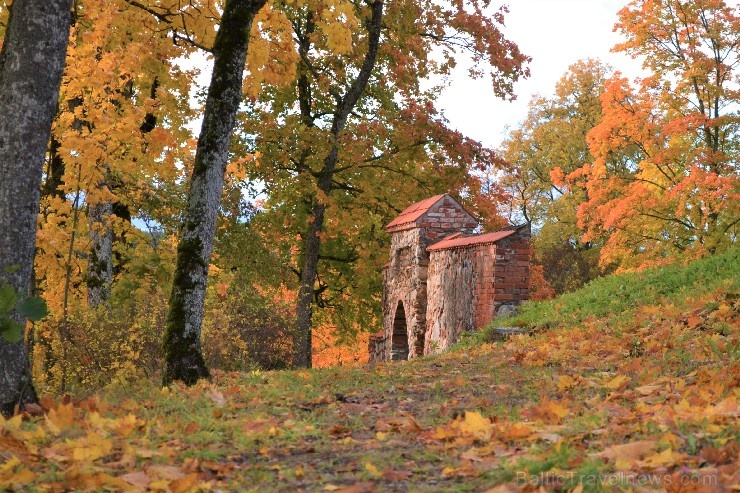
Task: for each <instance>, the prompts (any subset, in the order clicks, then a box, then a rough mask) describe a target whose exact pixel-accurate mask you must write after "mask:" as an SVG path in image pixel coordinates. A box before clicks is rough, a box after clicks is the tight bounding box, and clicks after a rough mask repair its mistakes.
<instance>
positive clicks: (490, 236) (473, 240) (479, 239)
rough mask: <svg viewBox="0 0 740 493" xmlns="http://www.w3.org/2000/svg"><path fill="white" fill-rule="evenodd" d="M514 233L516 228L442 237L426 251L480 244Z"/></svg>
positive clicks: (495, 240)
mask: <svg viewBox="0 0 740 493" xmlns="http://www.w3.org/2000/svg"><path fill="white" fill-rule="evenodd" d="M514 233H516V229H508V230H504V231H492V232H490V233H483V234H480V235H474V236H463V237H462V238H450V239H444V240H442V241H439V242H437V243H435V244H434V245H432V246H430V247H428V248H427V251H428V252H431V251H433V250H447V249H448V248H460V247H466V246H469V245H480V244H483V243H496V242H497V241H498V240H501V239H503V238H506V237H507V236H511V235H513V234H514Z"/></svg>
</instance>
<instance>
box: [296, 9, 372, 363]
mask: <svg viewBox="0 0 740 493" xmlns="http://www.w3.org/2000/svg"><path fill="white" fill-rule="evenodd" d="M371 9H372V16H371V18H370V21H369V24H368V49H367V53H365V58H364V60H363V61H362V67H361V68H360V71H359V72H358V74H357V77H356V78H355V80H354V82H353V83H352V86H351V87H350V88H349V89H348V90H347V93H346V94H345V95H344V96H343V97H340V96H335V97H336V100H337V106H336V111H335V112H334V120H333V122H332V128H331V135H332V137H333V141H334V145H333V146H332V149H331V151H330V152H329V154H328V155H327V157H326V159H325V160H324V167H323V168H322V170H321V176H320V178H319V183H318V189H319V190H321V191H322V192H323V193H324V195H325V196H327V197H328V196H329V194H330V193H331V191H332V188H333V187H332V183H333V180H334V170H335V169H336V166H337V158H338V156H339V147H338V144H337V143H338V141H339V134H340V133H341V132H342V131H343V130H344V128H345V127H346V126H347V119H348V118H349V115H350V113H351V112H352V110H353V109H354V107H355V105H356V104H357V101H358V100H359V99H360V96H362V93H363V92H364V91H365V87H367V83H368V81H369V80H370V75H371V74H372V71H373V69H374V68H375V60H376V58H377V54H378V46H379V44H380V31H381V26H382V24H381V21H382V18H383V1H382V0H376V1H375V2H373V3H372V4H371ZM325 212H326V204H325V203H322V202H320V201H319V200H317V199H315V200H314V205H313V210H312V212H311V218H312V221H311V222H310V223H309V224H308V231H307V232H306V236H305V238H304V241H305V243H304V248H303V266H302V269H301V285H300V287H299V289H298V298H297V301H296V335H295V341H294V344H293V364H294V365H295V366H298V367H303V368H310V367H311V359H312V350H311V345H312V340H311V318H312V304H313V296H314V283H315V282H316V274H317V273H318V267H319V253H320V250H321V239H320V236H319V235H320V233H321V230H322V229H323V227H324V214H325Z"/></svg>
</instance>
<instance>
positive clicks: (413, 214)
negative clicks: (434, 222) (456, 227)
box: [385, 193, 478, 232]
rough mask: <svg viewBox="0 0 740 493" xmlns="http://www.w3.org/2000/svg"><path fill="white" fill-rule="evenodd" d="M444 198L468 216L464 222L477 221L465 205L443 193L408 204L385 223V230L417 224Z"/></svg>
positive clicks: (401, 228)
mask: <svg viewBox="0 0 740 493" xmlns="http://www.w3.org/2000/svg"><path fill="white" fill-rule="evenodd" d="M445 199H449V200H450V201H452V203H453V204H454V205H455V207H456V208H458V209H459V210H460V211H462V212H463V213H465V214H467V215H468V216H469V217H470V221H466V222H469V223H474V225H477V224H478V221H477V220H476V219H475V217H474V216H473V215H472V214H471V213H469V212H468V211H467V210H465V207H463V206H462V205H461V204H460V202H458V201H457V200H455V199H454V198H453V197H452V196H451V195H450V194H448V193H444V194H442V195H435V196H434V197H429V198H428V199H424V200H422V201H421V202H416V203H415V204H411V205H410V206H408V207H406V208H405V209H404V210H403V211H402V212H401V213H400V214H399V215H398V217H396V218H395V219H394V220H393V221H391V222H389V223H388V224H387V225H386V227H385V230H386V231H388V232H394V231H403V230H405V229H410V228H413V227H416V226H419V225H420V223H419V220H420V219H421V218H422V217H423V216H424V215H425V214H426V213H427V212H429V211H431V210H432V209H433V208H435V207H437V206H438V205H443V201H444V200H445ZM466 227H474V226H470V224H468V225H467V226H466Z"/></svg>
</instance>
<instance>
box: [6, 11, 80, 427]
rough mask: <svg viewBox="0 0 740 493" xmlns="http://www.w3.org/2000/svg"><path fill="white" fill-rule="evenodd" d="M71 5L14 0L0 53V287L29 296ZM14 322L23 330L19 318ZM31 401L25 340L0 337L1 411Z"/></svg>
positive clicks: (33, 395)
mask: <svg viewBox="0 0 740 493" xmlns="http://www.w3.org/2000/svg"><path fill="white" fill-rule="evenodd" d="M70 3H71V0H15V2H13V4H12V5H11V6H10V7H9V9H10V19H9V21H8V27H7V30H6V32H5V40H4V42H3V47H2V52H0V282H2V283H6V284H8V285H10V286H11V287H13V289H15V291H16V292H17V293H18V294H19V296H20V297H25V296H27V294H28V292H29V289H30V285H31V277H32V271H33V257H34V251H35V245H36V222H37V217H38V213H39V199H40V190H41V176H42V171H43V167H44V157H45V156H46V151H47V149H48V145H49V137H50V134H51V123H52V120H53V118H54V113H55V112H56V108H57V99H58V97H59V86H60V83H61V78H62V71H63V69H64V59H65V55H66V52H67V41H68V38H69V27H70ZM14 318H16V322H18V323H20V324H22V325H25V320H22V319H21V317H20V316H18V315H17V314H16V315H14ZM34 400H36V393H35V391H34V389H33V385H32V382H31V374H30V369H29V364H28V351H27V348H26V344H25V341H24V339H21V341H19V342H16V343H10V342H8V341H6V340H5V339H3V338H2V337H0V412H1V413H2V414H3V415H5V416H9V415H11V414H12V413H13V411H14V409H15V406H16V405H20V406H21V407H22V406H23V405H24V404H26V403H28V402H33V401H34Z"/></svg>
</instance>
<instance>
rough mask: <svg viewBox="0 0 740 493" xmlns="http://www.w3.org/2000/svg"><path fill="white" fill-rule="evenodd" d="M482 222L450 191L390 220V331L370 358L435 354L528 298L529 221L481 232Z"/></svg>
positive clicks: (386, 327) (375, 340)
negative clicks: (527, 223)
mask: <svg viewBox="0 0 740 493" xmlns="http://www.w3.org/2000/svg"><path fill="white" fill-rule="evenodd" d="M478 226H479V225H478V221H476V219H475V218H474V217H473V216H472V215H471V214H470V213H468V212H467V211H466V210H465V208H463V206H461V205H460V204H459V203H458V202H457V201H456V200H455V199H454V198H452V197H451V196H450V195H448V194H444V195H435V196H434V197H430V198H428V199H426V200H422V201H421V202H417V203H416V204H412V205H411V206H409V207H408V208H406V209H405V210H404V211H403V212H401V214H400V215H399V216H398V217H396V218H395V219H394V220H393V221H391V222H390V223H389V224H388V225H387V226H386V231H388V232H389V233H390V234H391V259H390V262H389V263H388V264H387V265H386V266H385V267H384V268H383V331H382V332H378V333H377V334H374V335H373V336H371V338H370V347H369V351H370V360H371V361H389V360H405V359H411V358H415V357H418V356H423V355H427V354H435V353H438V352H441V351H442V350H444V349H446V348H448V347H449V346H450V345H452V344H453V343H455V342H457V340H458V339H459V338H460V335H461V334H462V333H463V332H464V331H473V330H479V329H481V328H483V327H484V326H485V325H486V324H488V323H489V322H490V321H491V320H493V318H494V317H495V316H496V314H497V313H498V311H499V309H500V308H501V306H503V305H516V304H518V303H520V302H522V301H524V300H526V299H527V298H528V296H529V239H530V230H529V226H528V225H526V226H519V227H511V228H507V229H503V230H500V231H493V232H489V233H478V234H475V233H474V231H475V230H476V229H477V228H478Z"/></svg>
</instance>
